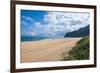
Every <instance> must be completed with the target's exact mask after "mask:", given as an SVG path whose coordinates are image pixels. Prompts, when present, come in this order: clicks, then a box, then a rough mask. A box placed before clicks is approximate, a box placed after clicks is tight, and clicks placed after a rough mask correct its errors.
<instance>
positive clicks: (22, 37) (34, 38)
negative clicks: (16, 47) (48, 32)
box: [21, 36, 47, 42]
mask: <svg viewBox="0 0 100 73" xmlns="http://www.w3.org/2000/svg"><path fill="white" fill-rule="evenodd" d="M43 39H47V38H45V37H30V36H21V41H22V42H23V41H38V40H43Z"/></svg>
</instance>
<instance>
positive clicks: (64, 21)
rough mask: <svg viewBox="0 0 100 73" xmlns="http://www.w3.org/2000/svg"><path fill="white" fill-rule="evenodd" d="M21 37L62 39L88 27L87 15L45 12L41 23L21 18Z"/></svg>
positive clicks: (24, 17)
mask: <svg viewBox="0 0 100 73" xmlns="http://www.w3.org/2000/svg"><path fill="white" fill-rule="evenodd" d="M37 16H38V15H37ZM21 19H22V20H21V27H22V28H21V35H22V36H23V35H24V36H25V35H28V36H29V35H30V36H41V37H52V36H54V37H63V36H64V35H65V34H66V33H68V32H72V31H75V30H78V29H80V28H82V27H85V26H87V25H89V23H90V15H89V13H75V12H47V13H46V14H44V17H43V19H42V21H35V20H34V19H33V18H31V17H26V16H22V17H21Z"/></svg>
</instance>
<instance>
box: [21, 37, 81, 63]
mask: <svg viewBox="0 0 100 73" xmlns="http://www.w3.org/2000/svg"><path fill="white" fill-rule="evenodd" d="M80 39H81V38H65V39H48V40H41V41H29V42H22V43H21V62H46V61H60V60H62V58H63V56H62V54H63V52H64V51H66V50H68V51H69V50H71V48H72V47H73V46H75V44H76V42H77V41H79V40H80Z"/></svg>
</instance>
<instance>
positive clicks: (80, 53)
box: [63, 36, 89, 61]
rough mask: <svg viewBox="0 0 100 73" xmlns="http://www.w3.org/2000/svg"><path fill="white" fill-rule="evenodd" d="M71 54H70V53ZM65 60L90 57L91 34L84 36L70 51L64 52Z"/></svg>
mask: <svg viewBox="0 0 100 73" xmlns="http://www.w3.org/2000/svg"><path fill="white" fill-rule="evenodd" d="M68 54H69V55H68ZM63 56H64V59H63V60H65V61H66V60H85V59H89V36H86V37H84V38H83V39H81V40H80V41H78V42H77V44H76V46H75V47H73V48H72V50H70V51H69V53H67V52H64V53H63Z"/></svg>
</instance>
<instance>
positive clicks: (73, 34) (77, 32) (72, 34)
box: [64, 25, 89, 37]
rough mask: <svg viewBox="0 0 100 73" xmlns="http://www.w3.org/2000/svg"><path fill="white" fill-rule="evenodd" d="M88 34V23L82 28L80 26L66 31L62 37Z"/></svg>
mask: <svg viewBox="0 0 100 73" xmlns="http://www.w3.org/2000/svg"><path fill="white" fill-rule="evenodd" d="M86 35H89V25H88V26H86V27H83V28H80V29H79V30H76V31H73V32H69V33H66V34H65V36H64V37H83V36H86Z"/></svg>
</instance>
